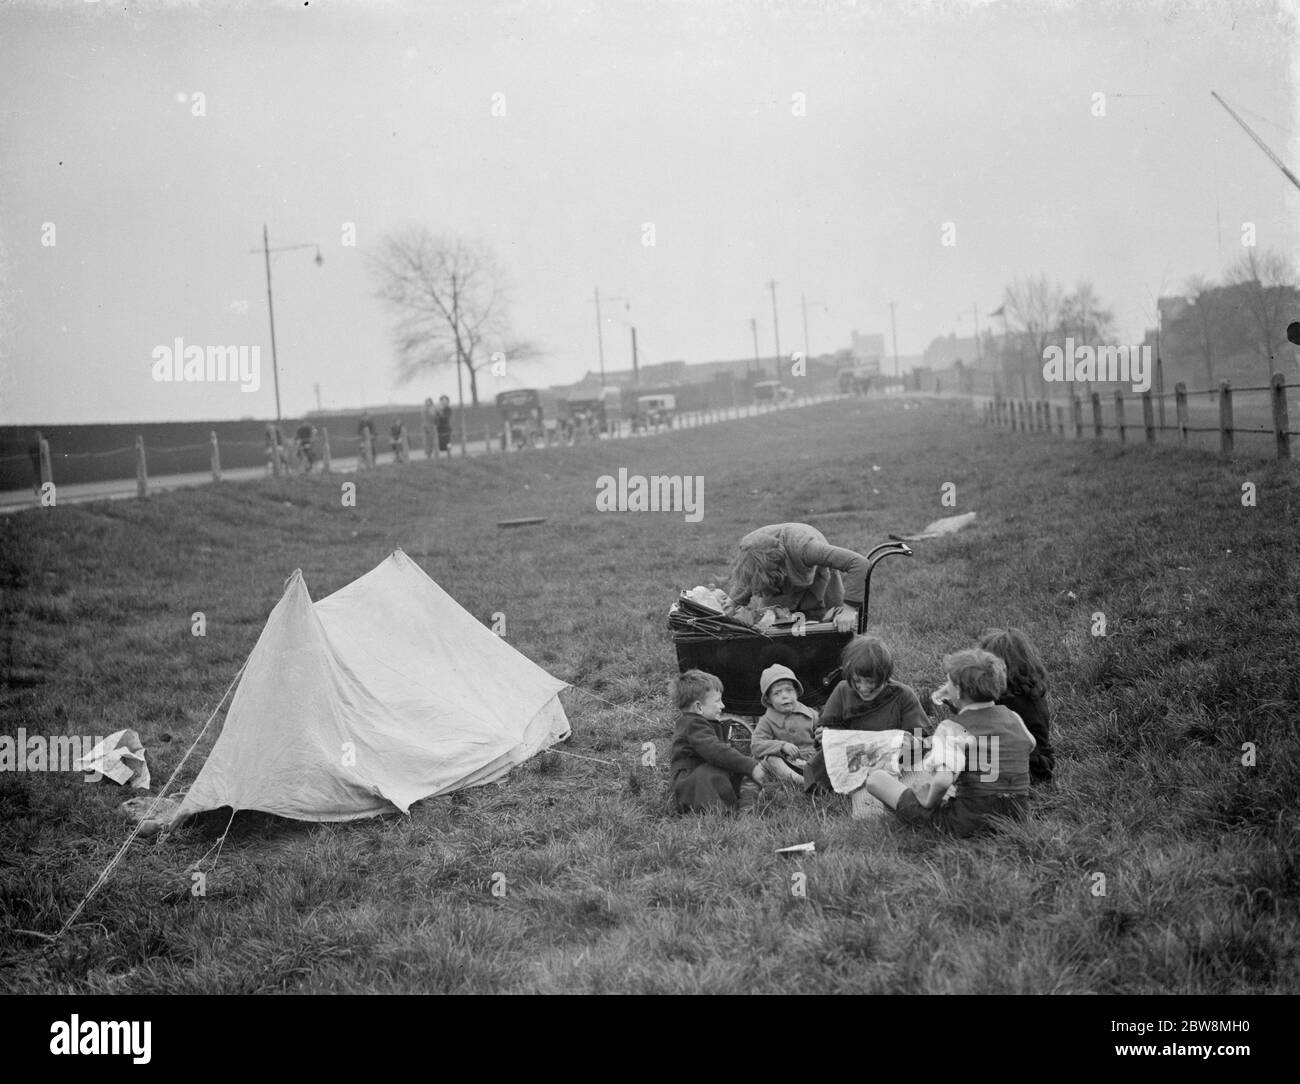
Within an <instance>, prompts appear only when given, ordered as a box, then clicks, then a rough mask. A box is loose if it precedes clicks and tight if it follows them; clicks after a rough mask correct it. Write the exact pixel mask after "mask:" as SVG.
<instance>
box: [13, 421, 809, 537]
mask: <svg viewBox="0 0 1300 1084" xmlns="http://www.w3.org/2000/svg"><path fill="white" fill-rule="evenodd" d="M831 398H835V396H810V397H808V398H806V399H798V400H795V401H794V402H790V403H783V404H781V406H780V407H774V406H773V405H772V404H770V403H769V404H764V405H763V406H762V407H761V408H760V407H756V406H748V407H728V408H726V409H725V410H718V411H711V412H708V413H705V412H700V411H695V412H684V413H681V414H678V415H677V419H676V422H677V424H676V425H675V426H674V428H682V429H693V428H697V427H698V426H701V425H713V424H716V423H717V422H722V421H731V420H734V419H737V418H745V417H751V416H753V415H754V414H759V413H768V412H769V411H771V410H773V409H781V410H788V409H791V408H794V407H800V406H810V405H812V404H813V403H821V402H825V401H826V400H827V399H831ZM644 435H647V434H640V433H638V434H636V436H637V437H639V436H644ZM648 435H653V434H648ZM621 439H634V438H633V437H632V436H631V435H628V436H626V437H624V438H621ZM465 447H466V451H467V452H468V454H469V455H470V456H481V455H487V454H494V455H500V454H501V452H500V447H499V444H496V443H494V444H493V446H492V447H491V448H489V447H487V446H486V442H485V441H482V440H479V441H472V440H471V441H469V442H468V443H467V444H466V446H465ZM511 454H517V453H511ZM423 458H424V451H423V449H415V448H413V449H412V450H411V459H412V461H413V462H419V461H420V460H422V459H423ZM456 458H457V459H459V458H461V456H460V450H459V444H457V446H456ZM378 460H379V465H380V466H383V465H384V464H386V463H391V462H392V456H391V455H390V454H381V455H379V456H378ZM319 469H320V468H319V467H317V470H319ZM330 469H331V471H332V472H333V473H335V474H355V473H356V471H357V459H356V457H355V456H353V457H351V458H346V459H336V458H332V459H331V460H330ZM266 476H267V468H266V467H236V468H235V469H233V470H223V471H222V472H221V479H222V481H224V482H245V481H250V480H252V479H255V478H265V477H266ZM211 483H212V472H211V471H196V472H194V473H192V474H164V475H158V476H157V477H150V478H149V492H150V493H151V494H152V493H166V492H167V491H168V490H172V489H189V488H192V487H194V486H203V485H210V484H211ZM135 496H136V482H135V479H134V478H121V479H117V480H114V481H106V482H82V483H79V484H77V485H66V486H57V488H56V490H55V502H56V506H57V505H65V504H84V503H86V502H87V501H120V500H127V499H130V498H133V497H135ZM38 507H40V501H39V499H38V498H37V497H36V495H35V494H34V493H33V492H32V491H31V490H30V489H26V490H23V489H15V490H9V491H7V492H4V493H0V514H4V513H8V512H18V511H21V510H22V509H24V508H38Z"/></svg>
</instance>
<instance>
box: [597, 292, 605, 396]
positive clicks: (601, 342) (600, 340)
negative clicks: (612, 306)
mask: <svg viewBox="0 0 1300 1084" xmlns="http://www.w3.org/2000/svg"><path fill="white" fill-rule="evenodd" d="M601 323H602V320H601V318H600V287H599V286H597V287H596V350H597V351H598V352H599V354H600V386H601V387H602V388H603V387H604V386H605V336H604V331H603V330H602V328H601Z"/></svg>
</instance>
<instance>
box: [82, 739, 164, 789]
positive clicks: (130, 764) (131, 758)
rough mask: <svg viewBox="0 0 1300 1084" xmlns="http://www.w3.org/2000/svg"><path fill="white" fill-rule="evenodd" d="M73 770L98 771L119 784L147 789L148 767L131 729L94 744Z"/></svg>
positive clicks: (142, 750)
mask: <svg viewBox="0 0 1300 1084" xmlns="http://www.w3.org/2000/svg"><path fill="white" fill-rule="evenodd" d="M72 767H73V770H74V771H78V772H99V773H100V774H101V775H104V776H106V777H107V778H109V779H111V780H113V782H114V783H118V784H120V785H125V784H127V783H130V784H131V786H133V787H143V788H145V789H148V787H149V765H148V764H146V763H145V759H144V746H143V745H141V744H140V735H139V734H137V733H136V732H135V731H134V730H119V731H117V733H115V734H110V735H109V736H108V737H107V738H104V739H103V740H102V741H99V742H96V743H95V747H94V748H93V749H91V750H90V752H89V753H87V754H85V756H83V757H80V758H79V759H78V760H77V762H76V763H75V764H73V766H72Z"/></svg>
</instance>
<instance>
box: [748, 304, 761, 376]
mask: <svg viewBox="0 0 1300 1084" xmlns="http://www.w3.org/2000/svg"><path fill="white" fill-rule="evenodd" d="M749 330H750V331H752V332H753V333H754V371H755V372H758V373H761V372H762V371H763V362H762V361H761V360H760V359H759V356H758V319H757V318H756V317H753V316H751V317H750V318H749Z"/></svg>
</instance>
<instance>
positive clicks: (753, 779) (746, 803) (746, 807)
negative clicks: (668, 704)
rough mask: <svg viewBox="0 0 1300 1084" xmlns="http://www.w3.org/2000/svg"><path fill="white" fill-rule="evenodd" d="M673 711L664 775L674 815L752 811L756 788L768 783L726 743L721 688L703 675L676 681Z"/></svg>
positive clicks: (690, 674) (750, 761)
mask: <svg viewBox="0 0 1300 1084" xmlns="http://www.w3.org/2000/svg"><path fill="white" fill-rule="evenodd" d="M674 696H675V698H676V701H677V707H678V710H680V711H681V714H680V715H679V716H678V717H677V727H676V730H675V731H674V733H673V745H672V753H671V756H672V759H671V761H670V763H669V766H668V772H669V775H670V777H671V779H672V786H673V798H674V800H675V801H676V803H677V811H678V812H679V813H694V812H701V811H704V810H709V809H736V808H738V809H739V810H740V811H741V812H743V813H747V812H749V811H750V810H752V809H753V807H754V802H755V800H756V799H757V798H758V792H759V787H760V785H761V784H763V783H766V782H767V781H768V779H769V778H770V777H769V776H768V774H767V771H766V770H765V769H764V768H763V765H762V764H760V763H759V762H758V761H757V760H755V759H754V758H753V757H747V756H745V754H744V753H742V752H740V751H739V750H738V749H734V748H733V747H732V746H731V745H730V744H728V742H727V724H726V723H723V722H720V721H719V719H718V716H719V715H721V714H722V682H721V681H719V680H718V679H717V678H716V677H714V676H713V675H712V674H706V673H705V672H704V671H703V670H687V671H686V673H684V674H681V675H679V676H678V678H677V683H676V686H675V688H674Z"/></svg>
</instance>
